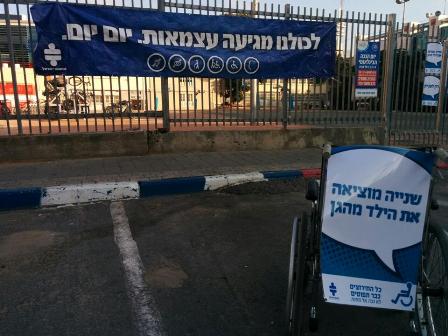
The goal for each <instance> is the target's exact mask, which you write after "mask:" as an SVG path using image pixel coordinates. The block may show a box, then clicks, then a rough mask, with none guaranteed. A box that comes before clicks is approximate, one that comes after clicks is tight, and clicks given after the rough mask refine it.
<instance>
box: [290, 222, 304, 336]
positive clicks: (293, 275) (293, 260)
mask: <svg viewBox="0 0 448 336" xmlns="http://www.w3.org/2000/svg"><path fill="white" fill-rule="evenodd" d="M307 227H308V216H307V215H306V214H304V215H303V216H302V218H301V220H299V219H298V218H295V219H294V223H293V229H292V238H291V254H290V260H289V276H288V292H287V298H286V318H287V328H288V332H287V334H288V335H291V336H299V335H302V333H303V331H304V307H303V302H304V297H305V285H306V283H305V280H306V278H307V277H306V272H307V269H306V264H305V261H306V256H305V253H306V236H307Z"/></svg>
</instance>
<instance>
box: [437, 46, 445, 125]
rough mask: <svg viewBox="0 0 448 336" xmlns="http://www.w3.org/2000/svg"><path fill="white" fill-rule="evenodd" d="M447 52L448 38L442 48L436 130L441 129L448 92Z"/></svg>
mask: <svg viewBox="0 0 448 336" xmlns="http://www.w3.org/2000/svg"><path fill="white" fill-rule="evenodd" d="M447 52H448V40H444V41H443V49H442V68H441V70H440V88H439V90H440V91H439V103H438V106H437V116H436V131H439V130H440V119H441V116H442V114H443V111H444V109H445V96H446V94H445V92H446V75H447V72H448V71H447V70H448V69H447V68H448V66H447V64H446V62H447Z"/></svg>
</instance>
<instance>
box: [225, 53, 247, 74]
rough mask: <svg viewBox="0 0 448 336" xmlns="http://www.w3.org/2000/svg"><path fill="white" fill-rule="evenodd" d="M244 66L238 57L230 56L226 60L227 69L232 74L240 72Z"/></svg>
mask: <svg viewBox="0 0 448 336" xmlns="http://www.w3.org/2000/svg"><path fill="white" fill-rule="evenodd" d="M242 68H243V62H241V60H240V59H239V58H238V57H234V56H232V57H229V58H228V59H227V62H226V69H227V71H228V72H229V73H231V74H236V73H238V72H239V71H240V70H241V69H242Z"/></svg>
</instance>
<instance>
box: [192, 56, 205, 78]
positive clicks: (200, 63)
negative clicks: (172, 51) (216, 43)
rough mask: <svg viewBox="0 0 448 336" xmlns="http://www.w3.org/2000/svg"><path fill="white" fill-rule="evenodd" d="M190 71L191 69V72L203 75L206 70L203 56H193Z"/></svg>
mask: <svg viewBox="0 0 448 336" xmlns="http://www.w3.org/2000/svg"><path fill="white" fill-rule="evenodd" d="M188 69H190V71H191V72H193V73H195V74H197V73H201V72H202V71H204V69H205V60H204V58H203V57H202V56H199V55H193V56H191V57H190V59H189V60H188Z"/></svg>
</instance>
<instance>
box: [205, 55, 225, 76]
mask: <svg viewBox="0 0 448 336" xmlns="http://www.w3.org/2000/svg"><path fill="white" fill-rule="evenodd" d="M207 67H208V70H209V71H210V72H211V73H213V74H217V73H220V72H221V71H222V70H223V69H224V60H223V59H222V58H221V57H219V56H212V57H210V58H209V59H208V62H207Z"/></svg>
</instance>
